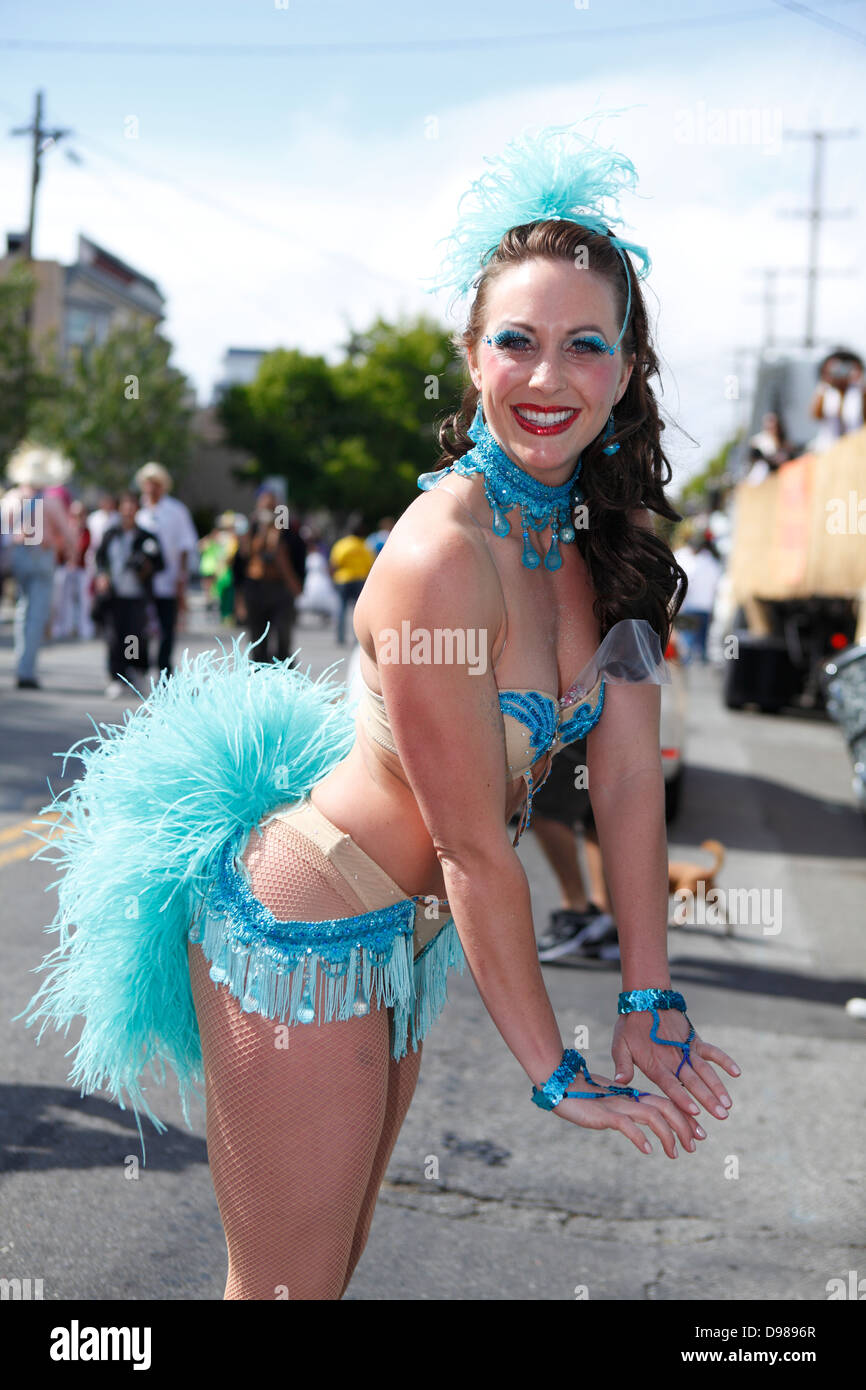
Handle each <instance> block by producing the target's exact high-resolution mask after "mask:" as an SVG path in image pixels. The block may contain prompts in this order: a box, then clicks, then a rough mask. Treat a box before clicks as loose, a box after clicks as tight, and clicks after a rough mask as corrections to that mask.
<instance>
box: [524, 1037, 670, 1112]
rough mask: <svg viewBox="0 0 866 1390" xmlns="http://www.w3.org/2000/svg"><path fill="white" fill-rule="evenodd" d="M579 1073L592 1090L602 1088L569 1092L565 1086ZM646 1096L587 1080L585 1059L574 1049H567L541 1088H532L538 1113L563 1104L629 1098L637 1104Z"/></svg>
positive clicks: (587, 1070)
mask: <svg viewBox="0 0 866 1390" xmlns="http://www.w3.org/2000/svg"><path fill="white" fill-rule="evenodd" d="M581 1072H582V1073H583V1075H584V1076H585V1077H586V1079H587V1081H588V1082H589V1084H590V1085H591V1086H601V1089H600V1090H598V1091H569V1090H568V1089H567V1088H568V1086H570V1085H571V1083H572V1081H573V1080H574V1079H575V1077H576V1076H578V1075H579V1074H580V1073H581ZM648 1095H649V1091H636V1090H635V1089H634V1087H633V1086H602V1085H601V1082H599V1081H595V1080H594V1079H593V1077H591V1076H590V1074H589V1067H588V1065H587V1062H586V1058H585V1057H583V1056H581V1054H580V1053H579V1052H577V1051H576V1050H575V1049H574V1048H567V1049H566V1051H565V1052H563V1054H562V1061H561V1062H560V1064H559V1066H558V1067H557V1068H556V1071H555V1072H554V1073H553V1075H552V1076H549V1077H548V1078H547V1080H546V1081H545V1083H544V1085H543V1086H533V1088H532V1100H533V1103H534V1104H535V1105H537V1106H539V1108H540V1109H541V1110H555V1109H556V1107H557V1105H559V1103H560V1101H563V1100H606V1099H607V1097H608V1096H630V1097H631V1099H632V1100H640V1098H641V1096H648Z"/></svg>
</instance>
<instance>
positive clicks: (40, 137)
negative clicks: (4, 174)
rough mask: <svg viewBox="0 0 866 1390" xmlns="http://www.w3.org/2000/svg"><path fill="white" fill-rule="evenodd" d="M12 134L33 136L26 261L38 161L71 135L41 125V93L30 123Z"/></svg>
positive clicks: (30, 246) (30, 253) (33, 217)
mask: <svg viewBox="0 0 866 1390" xmlns="http://www.w3.org/2000/svg"><path fill="white" fill-rule="evenodd" d="M12 134H13V135H32V136H33V157H32V164H31V170H30V216H29V219H28V222H27V239H26V241H25V243H24V258H25V260H27V261H32V260H33V233H34V228H35V224H36V189H37V187H38V185H39V161H40V160H41V158H42V156H43V154H44V153H45V151H46V150H47V149H48V148H49V147H50V146H51V145H55V144H56V143H57V141H58V140H62V139H63V137H64V135H71V134H72V131H71V130H62V129H59V128H58V129H56V130H49V129H43V126H42V93H41V92H37V93H36V109H35V112H34V115H33V124H32V125H23V126H18V127H17V128H16V129H15V130H13V131H12Z"/></svg>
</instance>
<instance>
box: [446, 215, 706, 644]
mask: <svg viewBox="0 0 866 1390" xmlns="http://www.w3.org/2000/svg"><path fill="white" fill-rule="evenodd" d="M581 248H585V251H583V252H582V253H581V258H580V259H581V262H582V263H586V264H588V265H589V266H591V268H592V269H593V270H594V271H595V272H596V273H597V274H599V275H602V276H603V277H604V278H605V280H606V281H607V282H608V284H609V285H610V286H611V288H612V290H613V292H614V298H615V303H616V306H617V310H618V312H619V318H620V322H622V320H623V318H624V317H625V306H626V299H627V294H628V286H627V284H626V267H625V265H624V263H623V257H621V256H620V254H619V252H618V251H617V249H616V247H615V246H614V244H613V242H612V241H611V240H610V235H609V234H607V235H605V234H604V233H601V232H593V231H591V230H590V229H589V228H587V227H582V226H580V224H579V223H576V222H570V221H566V220H553V221H551V220H545V221H539V222H529V223H527V224H526V225H524V226H520V227H512V228H510V230H509V231H507V232H506V233H505V235H504V236H503V238H502V240H501V241H500V243H499V245H498V246H497V248H496V250H495V251H494V252H493V253H492V255H491V256H490V257H489V258H488V260H487V261H486V263H485V266H484V269H483V270H482V272H481V274H480V276H479V278H478V279H477V280H476V282H475V283H476V285H477V293H476V295H475V299H474V301H473V304H472V308H471V310H470V313H469V319H468V322H467V324H466V327H465V329H464V330H463V332H462V333H458V334H456V335H455V336H454V338H453V340H452V341H453V343H454V347H455V348H456V350H457V351H458V352H459V353H460V354H461V356H462V357H463V358H464V361H465V360H466V351H467V349H468V348H472V349H473V350H474V349H475V347H476V346H477V344H478V342H479V340H480V338H481V333H482V328H483V325H484V322H485V318H486V314H487V301H488V297H489V291H490V286H491V285H492V284H493V282H494V280H495V279H496V278H497V277H498V276H499V275H501V274H502V272H503V271H504V270H505V269H507V268H508V267H509V266H513V265H519V264H520V263H521V262H523V261H526V260H530V259H537V258H546V259H548V260H562V261H568V262H570V263H571V264H572V265H574V264H577V257H578V252H579V251H580V250H581ZM624 259H625V261H626V262H628V277H629V280H630V282H631V311H630V314H629V322H628V325H627V327H626V331H625V333H624V334H623V338H622V351H623V354H624V355H626V356H628V355H631V354H632V353H633V354H634V356H635V363H634V369H633V371H632V374H631V378H630V380H629V383H628V386H627V387H626V390H625V393H624V395H623V397H622V399H621V400H620V402H619V404H618V405H617V407H616V418H615V426H616V427H615V430H614V433H613V434H612V436H611V438H610V440H609V441H606V442H610V443H619V445H620V449H619V451H618V452H617V453H615V454H604V453H602V438H601V435H598V436H597V437H596V438H595V439H594V440H593V441H592V443H591V444H589V445H588V446H587V448H586V449H584V451H583V454H582V459H583V467H582V470H581V487H582V488H583V492H584V498H585V502H586V505H587V508H588V511H589V517H590V525H589V526H588V527H582V528H579V529H577V532H576V536H577V544H578V547H579V549H580V552H581V554H582V556H583V558H584V561H585V563H586V566H587V569H588V571H589V577H590V580H591V582H592V586H593V589H594V591H595V595H596V598H595V603H594V612H595V616H596V618H597V619H598V621H599V624H600V627H601V635H602V637H604V636H605V635H606V633H607V632H608V631H609V630H610V628H611V627H612V626H613V625H614V623H616V622H619V621H620V620H621V619H622V618H645V619H646V620H647V621H648V622H649V624H650V625H651V627H653V628H654V629H655V631H656V632H657V633H658V634H659V638H660V639H661V642H662V647H663V648H664V647H666V646H667V643H668V640H669V637H670V629H671V625H672V623H673V620H674V618H675V616H676V614H677V612H678V610H679V608H680V605H681V604H682V601H683V599H684V597H685V593H686V587H687V584H688V581H687V579H686V575H685V571H684V570H683V569H681V567H680V566H679V565H678V564H677V562H676V560H675V559H674V557H673V554H672V552H671V550H670V547H669V546H668V545H667V544H666V542H665V541H663V540H662V539H661V538H660V537H658V536H656V535H654V534H653V532H652V531H650V530H648V529H647V528H645V527H643V526H640V525H635V523H634V522H633V521H632V520H631V519H630V516H629V513H630V512H631V511H633V510H637V509H640V508H646V509H648V510H649V511H653V512H657V513H658V514H659V516H663V517H666V518H667V519H668V520H669V521H681V520H682V517H681V516H680V513H679V512H677V511H675V510H674V508H673V507H672V506H671V504H670V503H669V502H668V500H667V499H666V497H665V495H664V488H665V487H666V486H667V484H668V483H669V482H670V480H671V467H670V464H669V462H668V460H667V458H666V456H665V454H664V451H663V449H662V444H661V433H662V430H663V429H664V428H665V425H664V421H663V420H662V419H661V417H660V415H659V409H658V405H657V403H656V399H655V396H654V394H653V390H652V387H651V385H650V381H651V379H652V378H653V377H654V376H655V377H657V376H658V375H659V369H658V359H657V357H656V354H655V351H654V349H653V346H652V342H651V339H650V331H649V324H648V321H647V314H646V307H645V304H644V300H643V295H642V293H641V290H640V286H639V283H638V279H637V276H636V274H635V272H634V268H633V267H632V265H631V263H630V262H629V261H628V257H627V256H626V257H625V258H624ZM479 396H480V393H479V391H478V390H477V388H476V387H475V385H474V384H473V383H471V382H470V384H469V385H468V386H467V387H466V390H465V391H464V393H463V398H462V400H461V403H460V408H459V410H458V411H457V412H456V414H454V415H450V416H448V417H447V418H445V419H444V420H443V421H442V422H441V424H440V426H439V435H438V437H439V444H440V447H441V449H442V451H443V452H442V456H441V457H440V459H439V461H438V463H437V465H436V466H437V468H442V467H444V466H446V465H448V464H451V463H454V462H455V460H456V459H459V458H461V457H462V456H463V455H464V454H466V453H468V452H469V450H470V449H471V448H472V447H473V441H472V440H471V439H470V437H469V434H468V430H469V426H470V424H471V423H472V420H473V418H474V416H475V411H476V407H477V404H478V400H479Z"/></svg>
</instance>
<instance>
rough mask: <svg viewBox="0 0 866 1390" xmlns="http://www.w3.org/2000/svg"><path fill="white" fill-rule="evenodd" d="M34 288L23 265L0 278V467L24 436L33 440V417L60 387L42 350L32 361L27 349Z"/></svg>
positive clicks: (20, 263)
mask: <svg viewBox="0 0 866 1390" xmlns="http://www.w3.org/2000/svg"><path fill="white" fill-rule="evenodd" d="M35 290H36V282H35V280H34V278H33V274H32V272H31V271H30V270H29V269H28V268H27V266H26V263H25V262H23V261H21V262H18V263H17V264H15V265H13V266H12V267H11V269H10V270H9V271H8V273H7V274H6V275H5V276H4V277H3V278H2V279H0V463H2V461H4V460H5V459H7V458H8V456H9V454H10V453H11V452H12V450H13V449H15V448H16V446H17V445H18V444H20V443H21V441H22V440H23V439H24V438H26V437H31V438H33V437H34V436H35V430H34V417H35V416H36V414H37V413H38V411H39V409H40V408H41V407H43V406H44V405H45V404H46V402H50V401H51V400H53V399H54V398H55V397H56V395H57V392H58V390H59V387H60V381H59V377H58V374H57V372H56V370H55V368H54V364H53V363H52V361H51V359H50V355H49V352H48V349H47V348H46V349H43V350H42V351H41V353H40V355H39V356H38V357H37V356H36V355H34V352H33V349H32V346H31V336H30V332H29V328H28V323H29V319H30V315H31V313H32V309H33V299H34V295H35ZM45 442H50V441H48V440H46V441H45Z"/></svg>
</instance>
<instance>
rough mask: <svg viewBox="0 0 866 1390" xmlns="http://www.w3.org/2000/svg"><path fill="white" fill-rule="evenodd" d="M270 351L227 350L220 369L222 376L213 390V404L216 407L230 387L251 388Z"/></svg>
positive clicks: (266, 349)
mask: <svg viewBox="0 0 866 1390" xmlns="http://www.w3.org/2000/svg"><path fill="white" fill-rule="evenodd" d="M268 351H269V349H268V348H238V347H230V348H226V350H225V352H224V353H223V356H222V365H221V369H220V370H221V372H222V375H221V377H220V379H219V381H217V382H216V383H215V385H214V388H213V404H214V405H216V403H217V401H218V400H219V398H220V396H222V394H223V392H224V391H227V390H228V388H229V387H230V386H249V384H250V382H251V381H254V380H255V377H256V373H257V372H258V370H259V365H260V363H261V361H262V358H263V357H267V355H268Z"/></svg>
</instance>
